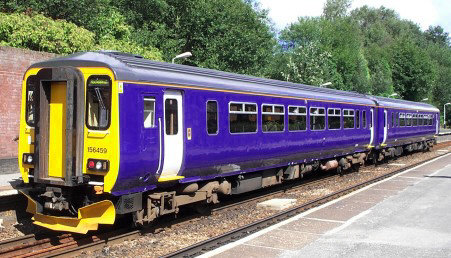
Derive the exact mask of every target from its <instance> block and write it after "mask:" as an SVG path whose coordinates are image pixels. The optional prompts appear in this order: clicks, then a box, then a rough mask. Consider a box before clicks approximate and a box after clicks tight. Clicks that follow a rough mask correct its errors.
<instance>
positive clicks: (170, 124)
mask: <svg viewBox="0 0 451 258" xmlns="http://www.w3.org/2000/svg"><path fill="white" fill-rule="evenodd" d="M163 102H164V103H163V112H164V132H163V135H164V162H163V170H162V172H161V176H160V178H159V181H168V180H174V179H178V173H179V172H180V168H181V167H182V162H183V153H184V144H183V131H184V127H183V96H182V93H181V92H180V91H166V92H165V93H164V97H163Z"/></svg>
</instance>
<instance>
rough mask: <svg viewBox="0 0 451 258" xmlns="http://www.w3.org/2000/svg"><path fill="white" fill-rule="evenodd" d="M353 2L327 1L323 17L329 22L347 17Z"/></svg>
mask: <svg viewBox="0 0 451 258" xmlns="http://www.w3.org/2000/svg"><path fill="white" fill-rule="evenodd" d="M351 3H352V1H351V0H327V2H326V4H325V5H324V8H323V15H324V17H325V18H326V19H328V20H335V19H338V18H344V17H346V14H347V12H348V9H349V7H351Z"/></svg>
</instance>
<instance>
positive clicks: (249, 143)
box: [19, 51, 439, 233]
mask: <svg viewBox="0 0 451 258" xmlns="http://www.w3.org/2000/svg"><path fill="white" fill-rule="evenodd" d="M438 124H439V110H438V109H437V108H435V107H433V106H431V105H428V104H425V103H415V102H409V101H403V100H396V99H389V98H381V97H374V96H367V95H362V94H358V93H352V92H344V91H338V90H332V89H326V88H318V87H312V86H307V85H301V84H294V83H288V82H281V81H275V80H268V79H261V78H255V77H249V76H243V75H237V74H231V73H225V72H219V71H214V70H208V69H200V68H195V67H189V66H183V65H175V64H168V63H160V62H153V61H148V60H145V59H143V58H141V57H139V56H135V55H131V54H125V53H119V52H109V51H101V52H86V53H77V54H74V55H70V56H67V57H62V58H57V59H52V60H49V61H45V62H41V63H37V64H34V65H32V66H31V67H30V68H29V69H28V70H27V72H26V74H25V76H24V80H23V96H22V113H21V125H20V144H19V145H20V154H19V164H20V170H21V173H22V176H23V181H24V182H25V183H27V185H28V186H29V187H28V188H27V190H24V191H23V193H24V194H25V195H26V196H27V197H28V207H27V211H29V212H31V213H33V214H34V216H33V218H34V221H35V223H36V224H38V225H40V226H43V227H47V228H50V229H53V230H61V231H71V232H78V233H86V232H87V231H89V230H96V229H97V228H98V225H99V224H113V223H114V221H115V220H116V218H117V217H118V216H120V215H125V214H132V217H133V220H134V222H135V223H136V224H139V225H142V224H146V223H148V222H151V221H153V220H154V219H156V218H158V217H159V216H162V215H164V214H169V213H177V212H178V210H179V207H180V206H183V205H186V204H205V203H216V202H217V201H218V195H230V194H240V193H243V192H247V191H252V190H256V189H260V188H264V187H268V186H271V185H275V184H280V183H283V182H284V181H288V180H295V179H299V178H302V176H303V174H304V173H307V172H312V171H321V170H331V169H336V170H338V171H340V170H346V169H348V168H350V167H352V166H357V165H359V164H363V163H364V162H365V161H366V160H368V159H373V160H382V159H384V158H385V157H394V156H399V155H401V154H402V153H403V152H405V151H413V150H420V149H421V150H426V149H428V148H429V147H431V146H432V144H433V143H434V141H435V138H434V135H435V134H437V133H438Z"/></svg>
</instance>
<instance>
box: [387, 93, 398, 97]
mask: <svg viewBox="0 0 451 258" xmlns="http://www.w3.org/2000/svg"><path fill="white" fill-rule="evenodd" d="M395 96H398V93H396V92H395V93H393V94H390V96H388V97H389V98H391V97H395Z"/></svg>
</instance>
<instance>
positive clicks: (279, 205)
mask: <svg viewBox="0 0 451 258" xmlns="http://www.w3.org/2000/svg"><path fill="white" fill-rule="evenodd" d="M295 204H296V199H277V198H276V199H271V200H267V201H264V202H260V203H258V204H257V208H266V209H271V210H278V211H280V210H283V209H286V208H289V207H291V206H293V205H295Z"/></svg>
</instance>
